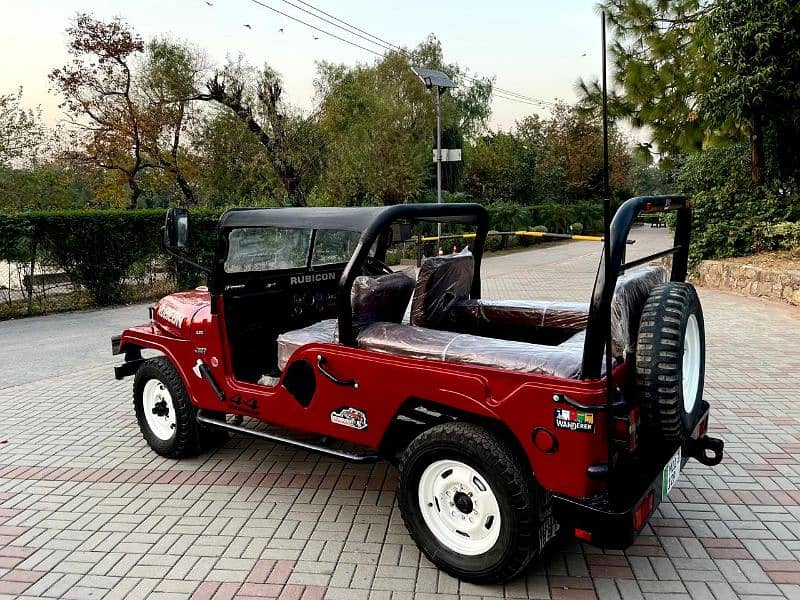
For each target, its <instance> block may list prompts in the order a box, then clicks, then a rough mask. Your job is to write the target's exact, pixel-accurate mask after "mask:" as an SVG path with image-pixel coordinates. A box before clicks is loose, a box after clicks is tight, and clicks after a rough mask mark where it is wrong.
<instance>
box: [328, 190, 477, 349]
mask: <svg viewBox="0 0 800 600" xmlns="http://www.w3.org/2000/svg"><path fill="white" fill-rule="evenodd" d="M402 220H407V221H433V222H436V221H441V222H447V223H458V224H461V225H474V226H475V227H476V228H477V231H476V236H475V245H474V247H473V249H472V254H473V257H474V259H475V272H474V274H473V277H472V288H471V290H470V295H471V297H472V298H480V297H481V275H480V273H481V258H482V257H483V247H484V245H485V243H486V235H487V233H488V232H489V215H488V213H487V212H486V209H485V208H484V207H483V206H481V205H480V204H472V203H464V204H461V203H459V204H455V203H453V204H450V203H445V204H398V205H396V206H392V207H390V208H387V209H386V210H383V211H381V212H380V213H378V215H377V216H376V218H375V220H373V221H372V222H371V223H370V224H369V225H368V226H367V227H366V228H365V229H364V231H362V232H361V237H360V238H359V240H358V245H357V246H356V249H355V252H353V256H352V257H350V261H349V262H348V263H347V266H346V267H345V268H344V272H343V273H342V277H341V279H339V289H338V291H337V294H336V312H337V313H338V316H339V342H340V343H342V344H345V345H348V346H353V345H355V342H356V340H355V336H354V335H353V306H352V302H351V299H350V289H351V288H352V287H353V281H354V280H355V278H356V277H357V276H358V275H359V274H360V272H361V266H362V265H363V264H364V261H365V260H366V258H367V256H368V255H369V251H370V248H372V245H373V243H374V242H375V240H377V239H378V237H379V236H380V235H381V234H382V233H383V232H384V231H386V229H387V227H389V225H391V224H392V223H393V222H395V221H402Z"/></svg>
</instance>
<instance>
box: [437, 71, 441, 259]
mask: <svg viewBox="0 0 800 600" xmlns="http://www.w3.org/2000/svg"><path fill="white" fill-rule="evenodd" d="M436 203H437V204H441V203H442V88H440V87H439V86H438V85H437V86H436ZM436 237H437V238H441V237H442V223H441V221H440V222H439V223H437V236H436ZM436 243H437V244H438V246H439V250H441V246H442V240H441V239H438V240H437V241H436Z"/></svg>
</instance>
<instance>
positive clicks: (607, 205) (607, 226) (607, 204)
mask: <svg viewBox="0 0 800 600" xmlns="http://www.w3.org/2000/svg"><path fill="white" fill-rule="evenodd" d="M601 24H602V29H603V33H602V39H603V52H602V53H601V54H602V57H603V70H602V72H603V268H604V269H605V281H611V279H612V278H613V277H614V273H613V269H612V267H611V186H610V184H609V177H608V76H607V72H608V60H607V58H606V51H607V44H606V11H605V10H604V11H603V12H602V13H601ZM603 317H604V320H605V323H604V326H605V332H604V333H605V336H604V337H605V342H606V355H605V359H606V384H607V387H606V393H607V400H608V410H607V411H606V414H607V415H608V418H609V428H608V430H609V436H608V473H609V476H610V474H611V469H612V462H613V456H614V455H613V450H614V437H613V435H612V434H611V430H612V427H611V426H610V419H611V414H612V409H613V406H614V395H615V394H614V378H613V377H612V375H613V372H614V360H613V358H612V356H611V315H610V314H605V315H603Z"/></svg>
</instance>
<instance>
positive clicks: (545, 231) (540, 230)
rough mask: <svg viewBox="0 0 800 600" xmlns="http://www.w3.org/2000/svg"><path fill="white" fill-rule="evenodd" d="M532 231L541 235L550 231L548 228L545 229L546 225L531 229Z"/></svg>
mask: <svg viewBox="0 0 800 600" xmlns="http://www.w3.org/2000/svg"><path fill="white" fill-rule="evenodd" d="M530 230H531V231H537V232H539V233H549V231H548V230H547V227H545V226H544V225H537V226H536V227H531V229H530Z"/></svg>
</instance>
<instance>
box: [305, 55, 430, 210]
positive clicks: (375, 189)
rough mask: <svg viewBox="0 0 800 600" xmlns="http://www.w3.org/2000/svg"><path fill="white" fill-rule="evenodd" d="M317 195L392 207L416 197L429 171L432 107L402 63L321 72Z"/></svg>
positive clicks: (393, 59) (398, 59)
mask: <svg viewBox="0 0 800 600" xmlns="http://www.w3.org/2000/svg"><path fill="white" fill-rule="evenodd" d="M316 84H317V89H318V94H319V95H320V96H321V97H322V101H321V104H320V110H319V113H320V116H319V123H320V129H321V131H322V135H323V136H324V140H325V148H326V156H325V161H326V169H325V172H324V174H323V178H322V180H321V182H320V185H321V187H322V188H323V190H324V191H323V193H324V194H326V195H327V196H328V197H330V198H332V199H336V200H338V201H339V202H343V203H345V204H348V205H361V204H373V203H379V204H398V203H400V202H403V201H405V200H408V199H409V198H411V197H412V196H414V195H415V194H416V193H418V192H419V191H420V189H422V186H423V184H424V182H425V180H426V176H427V169H428V166H429V163H430V160H431V158H430V148H431V143H430V131H431V124H432V123H433V122H434V121H433V118H434V117H433V104H432V102H431V99H430V97H429V95H428V92H427V91H426V90H425V88H424V87H423V86H422V85H421V84H420V82H419V80H418V79H417V77H416V75H414V73H413V72H412V71H411V69H410V67H409V64H408V60H407V58H406V57H405V56H404V55H402V54H400V53H396V52H395V53H389V54H388V55H386V56H385V57H384V58H383V59H382V60H381V61H379V62H378V63H377V64H375V65H374V66H367V65H359V66H356V67H353V68H346V67H340V66H337V65H329V64H325V63H323V64H321V65H320V66H319V70H318V78H317V82H316Z"/></svg>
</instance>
